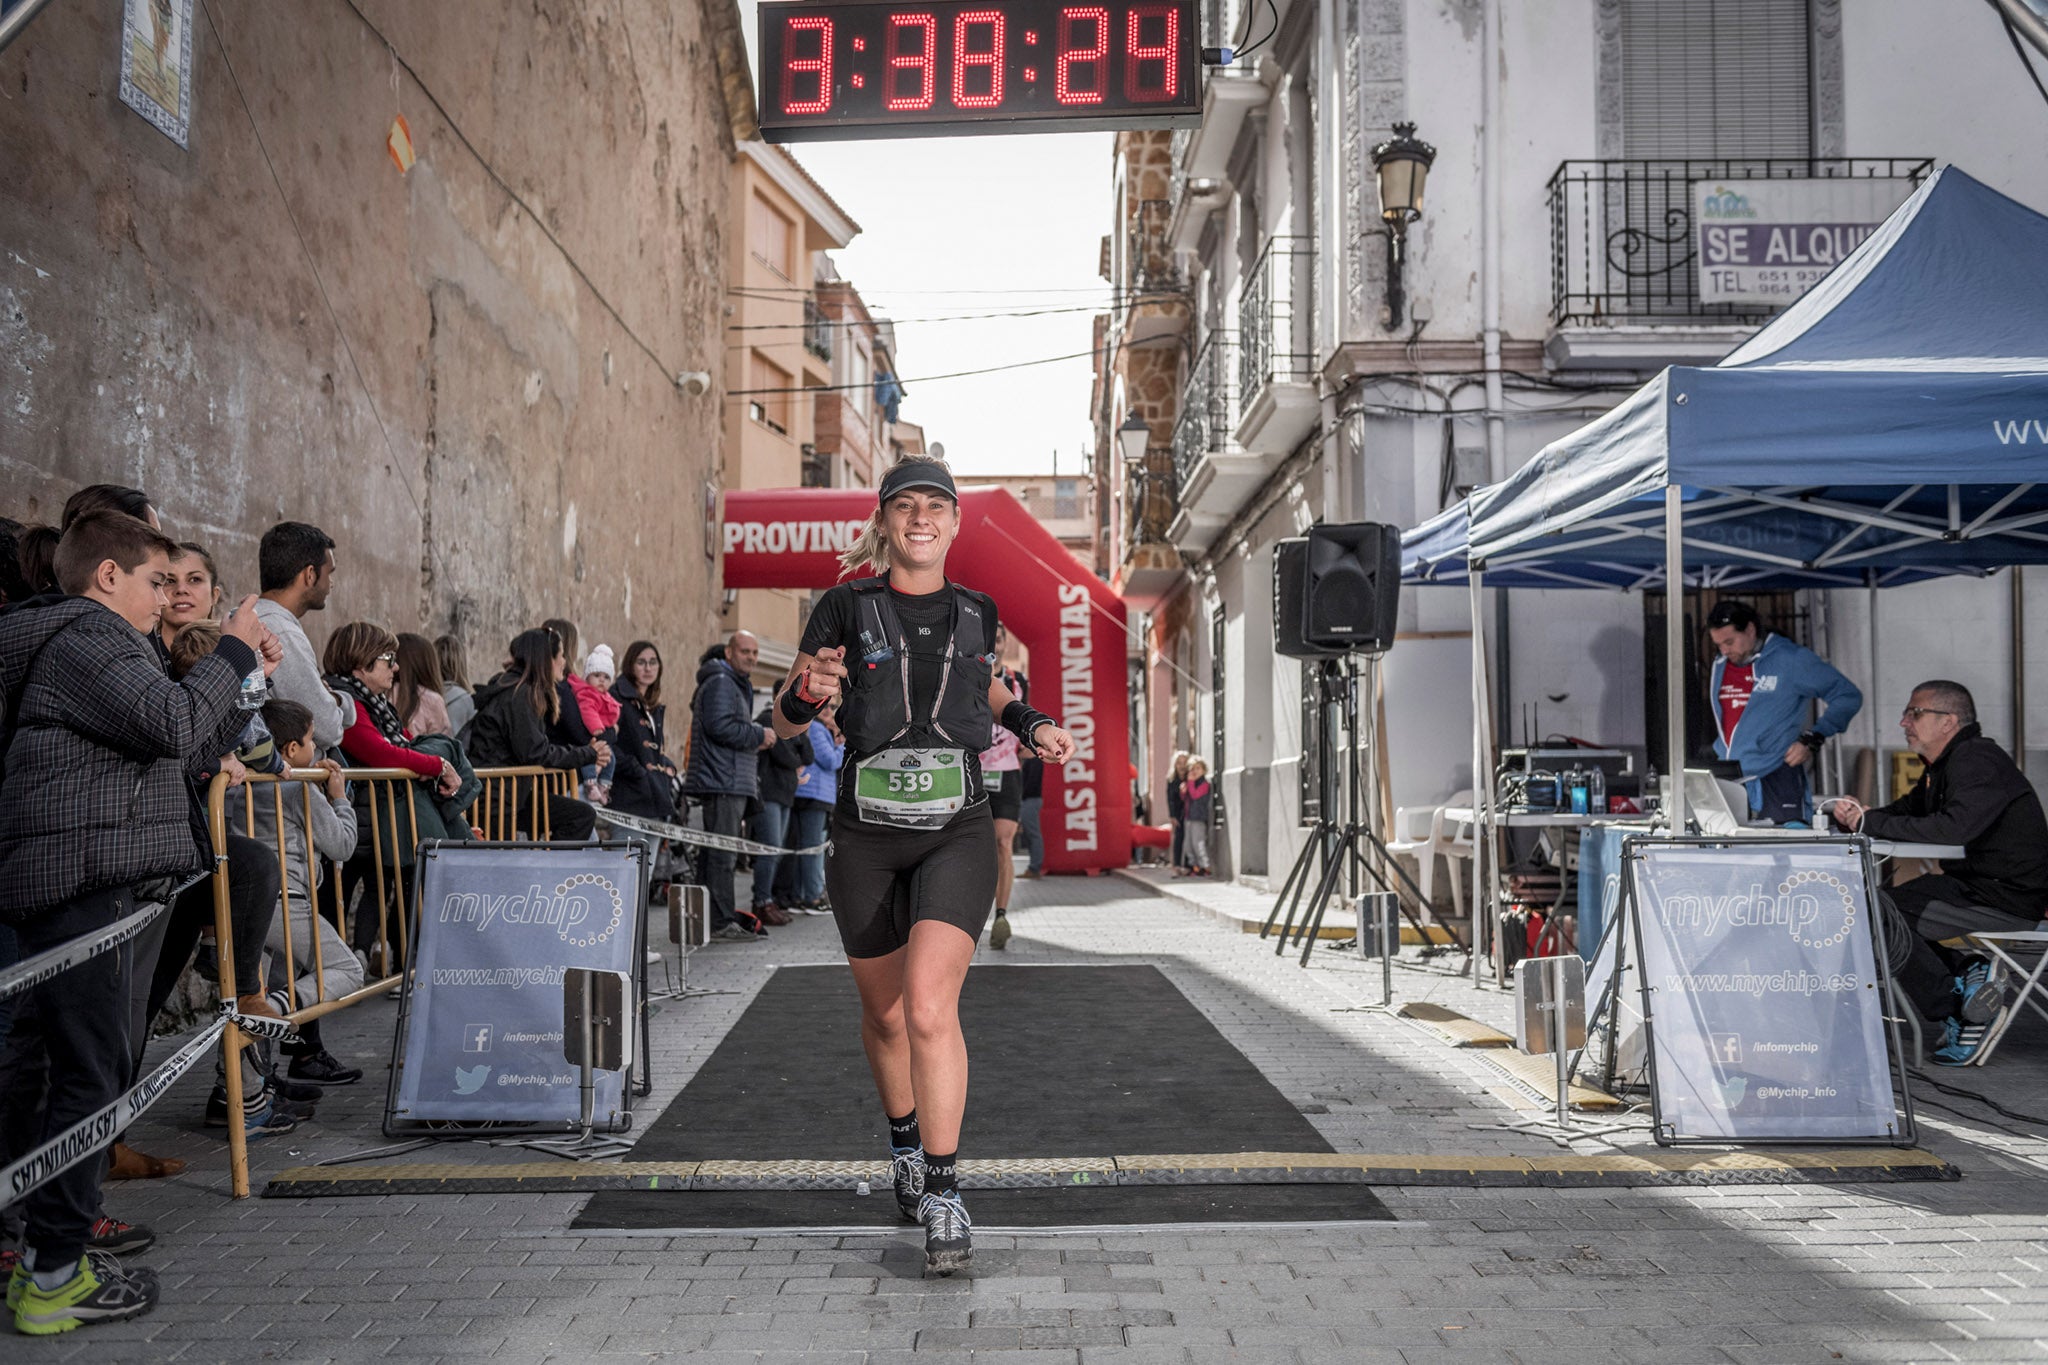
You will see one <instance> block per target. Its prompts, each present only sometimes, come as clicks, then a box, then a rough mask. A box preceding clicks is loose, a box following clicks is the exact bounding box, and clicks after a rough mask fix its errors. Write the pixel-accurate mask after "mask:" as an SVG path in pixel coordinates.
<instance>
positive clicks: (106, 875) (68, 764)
mask: <svg viewBox="0 0 2048 1365" xmlns="http://www.w3.org/2000/svg"><path fill="white" fill-rule="evenodd" d="M176 548H177V547H176V546H175V545H174V544H173V543H172V542H171V541H170V540H169V539H168V538H166V537H165V536H163V535H162V534H161V533H159V532H157V531H155V530H152V529H151V528H150V527H149V526H148V525H146V524H145V523H143V522H140V521H137V520H135V519H134V518H132V517H129V516H126V515H123V514H121V513H118V512H97V513H93V514H91V515H89V516H83V517H80V518H79V519H78V520H77V521H75V522H74V523H72V525H71V526H70V528H69V529H67V530H66V531H65V533H64V538H63V540H62V541H61V542H60V543H59V544H58V547H57V558H56V573H57V582H58V585H59V587H60V588H62V589H63V590H64V591H65V592H66V593H67V594H68V595H67V596H65V597H63V598H56V597H44V598H39V599H35V600H32V601H30V602H26V603H23V604H21V605H20V606H19V607H16V608H14V609H11V610H9V611H8V612H7V613H5V614H4V615H0V692H4V695H5V698H6V702H7V709H8V713H9V714H10V716H11V717H12V719H13V725H12V727H11V730H10V733H9V734H8V735H7V737H6V738H7V748H6V758H5V775H4V777H0V916H4V917H5V918H6V919H7V920H8V921H9V922H11V923H12V924H13V925H14V927H15V930H16V932H17V934H18V935H19V940H20V951H21V953H22V955H23V956H24V957H28V956H32V955H34V954H36V953H40V952H45V951H48V950H50V949H52V948H56V947H58V946H60V945H62V944H65V943H69V942H71V941H72V940H74V939H78V938H81V937H84V936H87V935H90V934H94V933H97V932H99V931H101V930H104V929H106V928H108V927H110V926H111V925H113V924H114V923H116V922H117V921H119V920H121V919H124V918H126V917H128V916H129V915H131V914H133V913H134V912H135V910H136V908H137V906H138V904H140V903H142V901H143V900H144V898H145V893H148V894H153V895H156V896H161V895H163V894H164V892H165V891H166V890H167V889H168V884H169V883H171V882H173V881H175V880H176V879H177V878H180V877H183V876H185V875H187V874H189V873H193V872H197V871H199V870H200V869H201V868H202V867H204V866H205V862H204V859H203V857H202V854H201V851H200V849H199V847H198V845H197V844H196V843H195V842H194V840H193V837H192V825H191V822H190V819H189V818H188V816H189V811H188V801H189V798H188V796H187V794H186V790H185V766H186V763H187V762H188V761H189V760H191V759H192V758H194V757H196V756H198V754H199V753H200V751H201V749H202V748H203V747H204V746H205V745H206V744H207V743H209V742H210V741H211V740H212V739H213V738H214V737H215V736H216V735H218V734H219V733H220V732H221V730H222V729H223V727H224V726H225V725H226V724H227V722H228V721H229V720H230V719H231V718H232V717H231V713H232V712H233V711H234V710H235V709H236V702H237V698H238V697H239V696H240V693H241V687H242V680H243V678H244V677H245V676H247V675H248V674H251V673H254V672H256V671H258V670H259V669H260V668H262V667H263V666H264V664H265V663H266V662H269V663H270V664H271V665H272V666H275V660H276V658H277V657H279V656H280V654H281V652H280V651H279V650H278V647H277V643H276V641H275V640H274V639H273V638H272V636H271V635H270V632H269V631H268V630H267V629H266V628H265V627H264V626H263V624H262V623H261V622H260V621H258V620H257V619H256V612H255V603H254V600H253V599H251V600H250V601H248V602H244V603H243V604H242V607H241V609H240V610H238V611H237V612H236V613H235V617H234V619H233V620H232V621H231V622H230V623H229V625H228V627H227V629H226V631H225V633H224V635H223V638H222V640H221V645H220V648H219V649H218V650H217V651H216V652H215V653H214V654H213V655H211V656H210V657H208V658H206V659H203V660H201V661H200V662H199V663H198V664H197V665H196V666H195V667H194V668H193V670H192V672H191V673H190V674H188V675H187V676H186V678H185V680H184V681H183V682H182V683H174V682H172V681H171V680H170V679H169V678H168V677H166V676H165V675H164V669H163V664H162V661H161V659H160V658H159V656H158V654H157V652H156V651H155V649H154V648H152V646H151V645H150V643H149V637H150V636H152V635H153V634H154V633H155V630H156V625H157V620H158V618H159V616H160V615H161V614H162V611H163V607H164V603H165V600H166V599H165V587H166V584H167V582H168V579H169V575H170V561H171V556H172V554H173V553H175V551H176ZM266 646H268V648H267V649H266ZM266 656H267V657H266ZM133 971H134V959H133V955H132V948H131V946H129V945H123V946H122V947H120V948H116V949H114V950H112V951H109V952H104V953H101V954H99V955H97V956H95V957H91V958H88V959H87V960H85V961H84V962H82V963H80V964H79V965H77V966H74V967H72V968H71V969H70V970H69V971H66V972H64V973H62V974H60V975H59V976H57V977H54V978H52V979H51V980H49V981H46V982H44V983H43V984H42V985H40V986H37V987H35V988H34V989H33V990H32V991H31V992H30V993H29V999H28V1000H27V1001H25V1002H24V1008H22V1009H21V1010H19V1011H18V1012H17V1014H16V1021H15V1027H16V1029H17V1031H19V1030H21V1029H23V1028H25V1027H26V1028H30V1029H34V1030H36V1031H38V1032H39V1033H40V1035H41V1037H40V1038H39V1039H38V1040H37V1043H38V1045H39V1046H41V1047H44V1048H46V1049H47V1050H48V1053H49V1057H50V1083H49V1094H48V1099H47V1102H46V1105H45V1109H44V1113H43V1116H42V1122H41V1125H40V1140H41V1141H45V1142H46V1141H49V1140H51V1139H53V1138H55V1137H57V1136H58V1135H59V1134H62V1133H64V1132H66V1131H67V1130H69V1129H71V1128H73V1127H74V1126H76V1125H78V1124H79V1123H81V1122H82V1121H84V1120H85V1119H87V1118H88V1117H90V1116H91V1115H93V1114H96V1113H98V1112H99V1111H100V1110H101V1109H104V1108H106V1107H107V1106H108V1105H110V1104H112V1103H113V1102H114V1101H115V1100H116V1099H117V1098H119V1097H120V1094H121V1092H122V1090H123V1088H124V1087H125V1085H126V1082H127V1077H128V1068H129V1050H128V1027H129V1025H128V1018H129V1011H128V1008H127V996H128V990H129V984H128V983H129V977H130V975H131V974H132V973H133ZM16 1041H17V1043H18V1042H19V1041H20V1040H19V1038H17V1040H16ZM105 1168H106V1162H105V1156H104V1154H103V1153H95V1154H94V1155H92V1156H90V1157H88V1158H86V1159H84V1160H82V1161H79V1162H77V1163H76V1164H74V1165H72V1166H71V1167H70V1168H69V1169H67V1170H64V1171H61V1172H59V1173H58V1174H57V1175H56V1176H54V1177H53V1178H51V1179H50V1180H48V1181H46V1182H45V1183H44V1184H42V1185H40V1186H38V1187H37V1188H36V1189H34V1190H32V1191H31V1192H30V1193H29V1194H28V1195H27V1197H26V1199H25V1200H24V1215H25V1219H26V1223H27V1233H26V1236H25V1239H24V1241H25V1249H24V1254H23V1258H22V1266H21V1268H20V1269H18V1270H17V1271H16V1278H15V1282H14V1283H11V1284H10V1285H9V1290H10V1293H9V1298H10V1299H12V1300H14V1302H15V1315H14V1320H15V1327H16V1329H17V1330H19V1331H21V1332H25V1333H29V1334H31V1335H46V1334H50V1333H55V1332H64V1331H69V1330H71V1329H72V1328H74V1327H79V1326H83V1325H89V1324H92V1323H98V1322H109V1321H114V1320H117V1319H120V1318H129V1317H136V1316H139V1315H140V1314H142V1313H146V1312H148V1311H149V1309H150V1308H151V1307H152V1306H153V1305H154V1304H155V1302H156V1297H157V1281H156V1277H155V1276H154V1275H153V1274H151V1273H150V1272H149V1271H147V1270H132V1271H131V1270H124V1269H123V1268H122V1267H121V1266H120V1264H119V1262H117V1261H115V1260H114V1259H112V1258H111V1257H93V1258H91V1259H88V1258H87V1257H86V1256H85V1246H86V1242H87V1240H88V1238H89V1237H90V1235H91V1232H92V1226H93V1222H94V1219H95V1218H96V1217H97V1214H98V1209H99V1185H100V1178H101V1176H102V1174H103V1173H104V1171H105Z"/></svg>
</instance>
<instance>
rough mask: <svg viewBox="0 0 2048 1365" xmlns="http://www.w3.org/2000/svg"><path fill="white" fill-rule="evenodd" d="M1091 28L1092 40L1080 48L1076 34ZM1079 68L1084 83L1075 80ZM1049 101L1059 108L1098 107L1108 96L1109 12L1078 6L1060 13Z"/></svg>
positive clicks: (1078, 37)
mask: <svg viewBox="0 0 2048 1365" xmlns="http://www.w3.org/2000/svg"><path fill="white" fill-rule="evenodd" d="M1091 25H1092V26H1093V32H1094V34H1095V36H1094V38H1093V39H1092V40H1090V42H1089V43H1088V45H1087V46H1085V47H1084V46H1082V44H1081V38H1080V34H1081V32H1082V30H1083V29H1087V28H1089V26H1091ZM1077 66H1078V67H1080V68H1081V69H1082V73H1083V74H1084V75H1085V76H1086V79H1085V80H1076V79H1075V73H1074V68H1075V67H1077ZM1052 94H1053V98H1054V99H1056V100H1058V101H1059V102H1060V103H1061V104H1100V103H1102V101H1103V98H1104V97H1105V96H1107V95H1108V94H1109V11H1108V10H1107V9H1104V8H1102V7H1101V6H1099V5H1082V6H1075V7H1072V8H1069V9H1063V10H1061V11H1060V57H1059V61H1058V63H1057V64H1055V66H1054V67H1053V81H1052Z"/></svg>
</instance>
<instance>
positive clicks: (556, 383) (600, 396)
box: [0, 0, 752, 670]
mask: <svg viewBox="0 0 2048 1365" xmlns="http://www.w3.org/2000/svg"><path fill="white" fill-rule="evenodd" d="M731 10H732V0H682V3H679V4H674V5H670V4H667V3H657V2H656V0H616V2H614V3H599V0H516V2H515V0H468V2H467V3H464V4H460V5H442V4H431V5H421V4H412V3H405V2H404V0H302V2H301V3H295V4H290V5H277V4H268V3H261V2H260V0H206V3H205V4H203V5H199V6H195V7H194V11H193V15H194V29H195V32H194V38H195V41H194V54H195V56H194V62H195V66H196V72H195V76H194V81H193V87H192V88H193V92H194V99H195V108H194V115H193V127H192V133H191V139H190V148H189V150H187V149H181V148H180V147H178V146H177V145H176V144H175V143H173V142H172V141H170V140H169V139H167V138H166V137H164V136H163V135H162V134H161V133H159V132H157V131H156V130H155V129H154V128H153V127H151V126H150V125H149V124H148V123H145V122H144V121H143V120H142V119H141V118H140V117H138V116H137V115H136V114H135V113H133V112H132V111H131V110H129V109H128V108H127V107H125V106H124V105H123V104H122V103H121V102H120V100H119V98H118V84H119V33H120V17H121V5H120V4H119V3H117V0H73V2H71V3H65V4H60V5H52V6H50V7H49V8H48V9H47V10H46V11H44V13H43V14H42V15H41V16H40V17H38V18H37V19H36V20H35V21H34V22H32V23H31V24H30V25H29V26H28V28H27V30H26V31H25V32H24V34H23V36H22V37H21V38H20V39H18V40H17V41H16V42H15V43H14V44H13V46H11V47H10V48H8V49H7V51H6V52H4V53H0V91H4V94H5V96H6V98H5V99H4V100H0V185H4V186H6V190H5V193H4V194H0V243H4V244H5V245H4V248H0V513H4V514H6V515H11V516H14V517H17V518H20V519H22V520H29V521H34V520H45V519H54V516H55V514H56V512H57V510H58V509H59V507H61V505H62V503H63V500H64V498H65V497H66V496H68V495H69V494H70V493H71V492H72V491H73V490H74V489H75V488H77V487H78V486H80V485H81V484H85V483H92V482H99V481H114V482H121V483H130V484H135V485H138V486H140V487H142V488H144V489H145V490H146V491H147V492H148V493H149V494H150V496H151V498H152V499H153V500H154V501H155V503H156V504H157V506H158V508H159V509H160V511H161V513H162V515H163V519H164V522H165V525H166V528H167V529H168V530H170V531H171V532H172V533H173V534H175V535H176V536H178V537H179V538H181V539H187V538H189V539H197V540H200V541H203V542H205V543H206V544H207V545H209V546H210V547H211V548H212V549H213V551H214V552H215V555H216V557H217V558H218V560H219V561H220V565H221V569H222V573H223V575H224V577H225V579H226V580H227V584H228V586H229V587H230V589H231V590H232V591H235V592H244V591H253V590H254V589H255V587H256V563H255V559H256V542H257V538H258V537H259V536H260V535H261V533H262V531H263V529H264V528H265V527H266V526H268V525H270V524H271V523H273V522H275V521H278V520H280V519H285V518H290V519H295V520H305V521H312V522H316V523H318V524H320V525H321V526H323V527H324V528H326V529H327V531H328V532H329V533H330V534H332V535H333V536H334V537H335V539H336V540H337V541H339V542H340V548H339V550H338V551H337V557H338V561H339V564H340V574H339V576H338V578H337V580H336V588H335V593H334V596H333V599H332V600H331V602H330V604H329V610H328V612H327V613H326V620H325V621H320V620H318V619H317V618H316V619H314V620H310V621H309V622H308V625H309V626H312V627H314V634H315V636H316V640H317V639H318V638H319V637H321V636H323V635H324V633H325V630H326V629H327V628H331V627H332V626H333V625H335V624H338V623H340V622H342V621H346V620H349V619H353V618H369V619H373V620H377V621H381V622H383V623H385V624H387V625H388V626H390V627H392V628H394V629H401V630H405V629H421V628H424V629H426V630H427V631H428V632H429V633H433V632H435V631H439V630H445V629H449V628H456V629H458V630H460V631H461V632H462V633H463V634H464V635H465V636H466V637H467V638H468V640H469V642H470V646H471V651H472V656H473V660H474V662H475V663H476V664H477V665H478V666H479V668H481V669H486V670H487V669H488V667H489V665H490V664H492V663H494V662H495V661H496V660H497V659H498V658H499V657H500V656H501V652H502V646H503V642H504V641H505V640H506V639H507V638H509V637H510V635H511V634H512V633H513V632H514V631H516V630H517V629H519V628H521V627H523V626H526V625H530V624H533V623H535V622H536V621H538V620H539V619H540V618H542V617H545V616H551V615H557V614H566V615H568V616H570V617H572V618H573V619H576V620H577V621H578V622H579V624H580V625H581V626H582V629H583V638H584V640H585V641H586V642H592V641H596V640H606V641H609V642H611V643H612V644H613V646H614V647H615V648H621V647H623V646H624V644H625V643H626V641H627V640H628V639H629V638H632V637H634V636H640V635H646V636H649V637H651V638H653V639H655V640H657V641H659V642H662V643H663V644H664V645H666V647H667V648H666V651H665V652H666V654H667V657H668V658H669V659H670V661H671V662H672V663H677V664H681V663H686V662H687V661H688V660H690V659H692V658H694V657H695V655H696V652H697V650H698V648H699V647H700V646H701V644H702V643H703V641H705V640H706V639H708V638H709V637H710V634H711V632H712V630H713V628H714V623H715V619H716V612H715V603H714V576H715V572H716V564H715V562H714V561H713V560H712V559H711V558H710V557H709V556H707V554H706V547H705V543H704V536H705V516H704V497H705V490H706V488H707V481H709V480H712V479H714V478H715V470H716V463H717V457H718V451H719V445H720V440H719V433H720V420H721V412H722V409H723V407H724V406H725V404H724V397H723V371H724V365H723V363H722V356H723V327H722V322H723V319H722V318H721V316H720V307H721V303H722V298H721V293H722V291H721V287H720V282H721V280H722V278H723V261H724V244H725V241H726V239H727V235H728V233H730V232H731V231H733V228H732V226H731V218H730V210H729V207H728V195H727V180H728V175H729V167H730V164H731V158H732V151H733V133H734V129H735V127H738V128H739V129H740V130H741V131H742V132H746V131H748V129H749V127H750V124H751V119H752V109H751V106H748V107H746V108H744V109H740V110H734V109H732V108H729V107H728V99H729V98H732V97H731V96H729V95H728V93H726V92H728V91H731V90H733V89H734V85H733V82H731V81H730V80H728V79H727V78H728V77H729V76H730V75H731V74H732V73H731V70H730V68H731V67H732V65H733V61H734V58H733V51H734V47H733V43H732V42H731V41H730V40H731V37H732V35H733V34H736V33H737V25H736V14H734V13H732V12H730V11H731ZM739 94H740V95H741V96H743V95H744V89H743V87H742V88H740V91H739ZM741 102H742V103H744V100H743V99H742V100H741ZM398 115H403V116H404V118H405V119H406V121H407V122H408V124H409V125H410V129H411V135H412V139H413V142H414V144H415V146H416V148H417V154H418V160H417V163H416V164H415V165H414V166H413V167H412V169H411V170H410V172H408V173H401V171H400V170H399V168H398V166H397V165H396V164H395V162H394V160H393V159H392V157H391V156H390V155H389V154H388V153H387V151H386V137H387V133H388V131H389V129H390V128H391V126H392V122H393V119H394V117H395V116H398ZM688 370H707V371H710V372H711V374H712V377H713V379H712V384H713V387H712V389H711V391H710V392H708V393H706V394H703V395H699V396H694V397H693V396H688V395H686V394H684V393H683V392H682V391H681V390H680V389H679V388H678V387H677V385H676V384H675V383H674V382H673V377H674V375H675V374H676V373H677V372H678V371H688Z"/></svg>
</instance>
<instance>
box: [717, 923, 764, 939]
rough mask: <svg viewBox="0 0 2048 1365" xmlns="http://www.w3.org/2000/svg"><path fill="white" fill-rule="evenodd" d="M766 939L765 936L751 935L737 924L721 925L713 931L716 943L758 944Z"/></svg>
mask: <svg viewBox="0 0 2048 1365" xmlns="http://www.w3.org/2000/svg"><path fill="white" fill-rule="evenodd" d="M764 937H766V936H765V935H763V934H753V933H749V932H747V931H746V930H745V929H742V928H741V927H740V926H739V925H737V924H721V925H720V926H718V928H716V929H713V930H712V931H711V938H712V941H713V942H715V943H757V942H759V941H760V940H761V939H762V938H764Z"/></svg>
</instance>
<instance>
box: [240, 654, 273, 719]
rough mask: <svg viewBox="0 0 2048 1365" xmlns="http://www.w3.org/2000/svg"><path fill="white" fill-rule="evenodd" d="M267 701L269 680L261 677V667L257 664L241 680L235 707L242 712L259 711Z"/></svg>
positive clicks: (268, 698) (268, 697)
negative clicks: (240, 688)
mask: <svg viewBox="0 0 2048 1365" xmlns="http://www.w3.org/2000/svg"><path fill="white" fill-rule="evenodd" d="M269 700H270V679H268V678H266V677H264V676H263V667H262V665H260V664H259V665H257V666H256V667H255V668H254V669H252V670H250V673H249V676H248V677H246V678H244V679H242V690H241V692H240V693H239V694H238V695H237V696H236V697H235V705H237V706H239V707H241V708H242V709H243V710H244V711H260V710H262V709H263V703H264V702H267V701H269Z"/></svg>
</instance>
